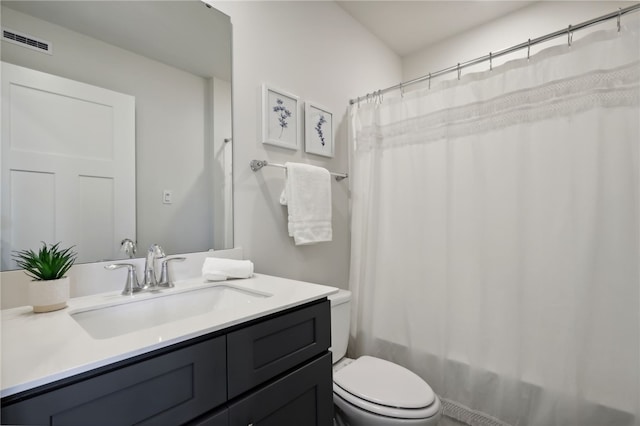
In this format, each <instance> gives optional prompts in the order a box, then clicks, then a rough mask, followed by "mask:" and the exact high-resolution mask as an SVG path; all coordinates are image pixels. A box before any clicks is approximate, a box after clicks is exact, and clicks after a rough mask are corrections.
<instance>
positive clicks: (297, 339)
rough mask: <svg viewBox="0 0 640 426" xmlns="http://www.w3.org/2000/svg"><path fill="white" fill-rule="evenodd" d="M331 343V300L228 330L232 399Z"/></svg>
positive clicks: (229, 390) (321, 350) (303, 360)
mask: <svg viewBox="0 0 640 426" xmlns="http://www.w3.org/2000/svg"><path fill="white" fill-rule="evenodd" d="M330 345H331V311H330V304H329V301H328V300H325V301H324V302H321V303H317V304H314V305H311V306H308V307H305V308H302V309H300V310H296V311H293V312H290V313H287V314H284V315H281V316H278V317H276V318H272V319H269V320H266V321H263V322H260V323H258V324H255V325H252V326H249V327H247V328H244V329H241V330H238V331H234V332H232V333H229V334H228V335H227V358H228V376H227V377H228V382H229V387H228V394H229V398H230V399H231V398H233V397H235V396H238V395H240V394H241V393H243V392H245V391H247V390H249V389H251V388H253V387H255V386H258V385H260V384H261V383H264V382H266V381H267V380H269V379H271V378H273V377H276V376H277V375H279V374H281V373H284V372H285V371H287V370H289V369H291V368H293V367H295V366H297V365H299V364H301V363H303V362H305V361H306V360H308V359H311V358H312V357H314V356H316V355H319V354H321V353H322V352H324V351H326V350H327V349H328V348H329V346H330Z"/></svg>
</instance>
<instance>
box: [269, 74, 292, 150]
mask: <svg viewBox="0 0 640 426" xmlns="http://www.w3.org/2000/svg"><path fill="white" fill-rule="evenodd" d="M300 123H301V120H300V111H299V98H298V97H297V96H296V95H294V94H292V93H288V92H286V91H284V90H280V89H276V88H274V87H272V86H269V85H267V84H263V85H262V143H263V144H268V145H275V146H279V147H281V148H287V149H292V150H294V151H296V150H298V148H299V146H300Z"/></svg>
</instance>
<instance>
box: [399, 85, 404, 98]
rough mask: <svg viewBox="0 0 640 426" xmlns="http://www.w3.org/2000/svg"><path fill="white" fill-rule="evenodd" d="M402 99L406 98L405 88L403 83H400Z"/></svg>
mask: <svg viewBox="0 0 640 426" xmlns="http://www.w3.org/2000/svg"><path fill="white" fill-rule="evenodd" d="M400 97H401V98H404V86H403V84H402V82H400Z"/></svg>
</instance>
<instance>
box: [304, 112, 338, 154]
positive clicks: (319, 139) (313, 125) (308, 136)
mask: <svg viewBox="0 0 640 426" xmlns="http://www.w3.org/2000/svg"><path fill="white" fill-rule="evenodd" d="M304 117H305V138H304V150H305V152H308V153H310V154H317V155H322V156H325V157H333V155H334V153H333V151H334V146H333V114H332V113H331V112H330V111H329V110H328V109H327V108H325V107H323V106H320V105H318V104H314V103H312V102H306V103H305V106H304Z"/></svg>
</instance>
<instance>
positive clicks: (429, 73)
mask: <svg viewBox="0 0 640 426" xmlns="http://www.w3.org/2000/svg"><path fill="white" fill-rule="evenodd" d="M429 90H431V73H429Z"/></svg>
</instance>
